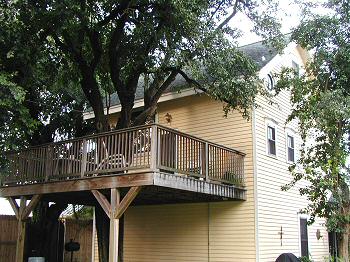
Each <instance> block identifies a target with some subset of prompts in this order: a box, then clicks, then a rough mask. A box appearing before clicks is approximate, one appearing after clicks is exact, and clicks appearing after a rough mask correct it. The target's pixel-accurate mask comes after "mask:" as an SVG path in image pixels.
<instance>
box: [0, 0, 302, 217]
mask: <svg viewBox="0 0 350 262" xmlns="http://www.w3.org/2000/svg"><path fill="white" fill-rule="evenodd" d="M280 7H281V12H280V13H278V14H276V17H277V18H280V19H282V25H283V26H282V32H283V33H289V32H290V31H291V30H292V28H293V27H295V26H297V25H298V21H299V15H300V9H299V7H298V6H297V5H296V4H294V3H293V1H292V0H284V1H280ZM231 23H234V24H235V25H237V24H241V25H244V27H242V31H243V32H244V34H243V36H242V37H241V38H240V39H239V44H240V45H245V44H249V43H253V42H256V41H259V40H261V39H260V38H259V37H258V36H257V35H255V34H254V33H252V32H251V29H252V24H251V23H250V22H249V20H248V19H247V18H246V17H244V16H242V15H238V16H237V17H235V18H234V19H233V20H232V21H231ZM0 214H4V215H14V213H13V211H12V208H11V206H10V204H9V203H8V201H7V200H6V199H4V198H0Z"/></svg>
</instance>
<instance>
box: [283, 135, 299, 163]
mask: <svg viewBox="0 0 350 262" xmlns="http://www.w3.org/2000/svg"><path fill="white" fill-rule="evenodd" d="M288 136H291V137H293V140H294V161H289V159H288ZM285 141H286V162H287V163H288V164H295V163H296V162H297V155H296V147H297V146H296V134H295V132H294V131H292V130H288V129H286V132H285Z"/></svg>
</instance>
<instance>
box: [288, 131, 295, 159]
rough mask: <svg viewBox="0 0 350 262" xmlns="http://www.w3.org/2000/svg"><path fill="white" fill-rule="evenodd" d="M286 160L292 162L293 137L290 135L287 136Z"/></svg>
mask: <svg viewBox="0 0 350 262" xmlns="http://www.w3.org/2000/svg"><path fill="white" fill-rule="evenodd" d="M287 159H288V162H294V137H293V136H291V135H287Z"/></svg>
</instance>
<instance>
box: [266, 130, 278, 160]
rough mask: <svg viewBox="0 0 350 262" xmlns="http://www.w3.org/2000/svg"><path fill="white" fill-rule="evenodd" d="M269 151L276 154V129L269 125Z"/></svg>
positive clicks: (270, 153)
mask: <svg viewBox="0 0 350 262" xmlns="http://www.w3.org/2000/svg"><path fill="white" fill-rule="evenodd" d="M267 153H268V154H269V155H273V156H276V129H275V127H272V126H267Z"/></svg>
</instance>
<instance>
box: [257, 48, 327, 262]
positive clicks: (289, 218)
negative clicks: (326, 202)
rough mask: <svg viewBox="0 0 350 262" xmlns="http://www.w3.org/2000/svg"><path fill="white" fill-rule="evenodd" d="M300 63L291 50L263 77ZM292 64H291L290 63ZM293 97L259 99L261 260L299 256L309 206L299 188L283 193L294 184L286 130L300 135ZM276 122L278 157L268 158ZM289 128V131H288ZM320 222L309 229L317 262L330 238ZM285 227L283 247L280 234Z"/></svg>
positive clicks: (258, 143) (297, 140)
mask: <svg viewBox="0 0 350 262" xmlns="http://www.w3.org/2000/svg"><path fill="white" fill-rule="evenodd" d="M292 60H294V61H297V62H299V63H300V64H301V63H302V60H301V58H300V56H299V55H298V53H297V51H296V49H293V48H291V49H290V51H288V52H287V53H286V54H285V55H283V56H282V57H279V56H278V57H275V58H274V61H272V62H271V65H272V66H268V67H267V68H265V69H264V70H262V71H261V77H264V76H266V75H267V74H268V73H269V72H271V71H272V72H278V71H279V70H280V68H281V66H282V65H285V66H291V61H292ZM287 63H289V64H287ZM289 98H290V94H289V93H288V92H286V91H284V92H282V93H280V94H279V95H278V96H277V97H276V98H274V99H273V102H274V103H272V104H271V103H269V102H268V101H267V100H266V99H264V98H260V99H259V100H258V103H259V106H260V107H258V108H257V109H256V110H255V138H256V148H255V149H256V165H257V186H258V192H257V198H258V207H257V208H258V239H259V261H261V262H265V261H266V262H267V261H271V262H272V261H275V259H276V258H277V257H278V255H279V254H281V253H283V252H292V253H294V254H295V255H297V256H299V255H300V251H299V214H298V212H299V211H300V209H301V208H303V207H305V206H306V204H307V202H306V199H304V198H302V197H300V196H299V193H298V188H297V187H295V188H293V189H291V190H289V191H288V192H282V191H281V186H282V185H285V184H287V183H288V182H290V181H291V176H290V174H289V171H288V166H289V165H288V163H287V156H286V154H287V152H286V147H287V146H286V130H288V128H291V129H294V130H295V132H297V125H296V123H288V124H287V125H286V119H287V117H288V115H289V114H290V112H291V105H290V102H289ZM268 119H273V120H274V121H276V122H277V126H276V128H277V137H276V140H277V142H276V145H277V158H273V157H270V156H268V155H267V153H266V152H267V143H266V141H267V130H266V122H267V121H268ZM286 127H287V129H286ZM300 145H301V140H300V137H298V136H296V141H295V149H296V150H298V148H300ZM322 222H324V221H323V220H318V221H317V222H316V223H315V224H314V225H312V226H310V227H309V228H308V237H309V251H310V254H311V256H312V259H314V261H324V257H326V256H327V255H328V239H327V237H328V235H327V232H326V230H325V228H324V227H323V226H321V225H320V224H321V223H322ZM281 226H282V228H283V233H284V234H283V239H282V246H281V240H280V235H279V234H278V232H279V231H280V229H281ZM317 229H320V230H321V232H322V235H323V236H324V237H323V238H322V239H320V240H317V239H316V230H317Z"/></svg>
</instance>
